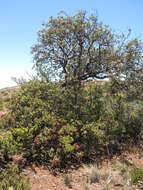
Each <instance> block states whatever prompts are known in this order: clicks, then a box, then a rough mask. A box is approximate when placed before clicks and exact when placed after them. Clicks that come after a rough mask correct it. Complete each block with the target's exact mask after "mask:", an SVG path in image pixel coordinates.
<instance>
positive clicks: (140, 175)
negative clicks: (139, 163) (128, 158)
mask: <svg viewBox="0 0 143 190" xmlns="http://www.w3.org/2000/svg"><path fill="white" fill-rule="evenodd" d="M130 175H131V183H132V184H137V183H138V182H140V181H143V169H141V168H134V169H132V170H131V171H130Z"/></svg>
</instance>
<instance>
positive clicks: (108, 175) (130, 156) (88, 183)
mask: <svg viewBox="0 0 143 190" xmlns="http://www.w3.org/2000/svg"><path fill="white" fill-rule="evenodd" d="M134 167H136V168H143V157H142V156H141V155H139V154H138V153H136V154H135V153H126V154H125V153H124V154H123V155H121V156H118V157H116V156H115V157H113V158H112V159H111V160H110V161H109V160H105V161H104V162H103V163H102V164H101V165H99V166H98V167H97V165H96V164H95V165H94V164H92V165H83V166H81V167H80V168H78V169H74V168H73V169H70V170H69V171H68V172H63V173H57V174H56V175H53V173H52V172H50V171H49V170H48V169H46V168H44V167H36V166H33V167H28V168H26V169H25V170H24V173H25V175H27V176H28V177H29V178H30V182H31V190H69V189H73V190H141V189H143V183H142V182H139V183H138V184H137V185H131V177H130V171H131V169H132V168H134Z"/></svg>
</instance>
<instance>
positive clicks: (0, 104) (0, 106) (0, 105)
mask: <svg viewBox="0 0 143 190" xmlns="http://www.w3.org/2000/svg"><path fill="white" fill-rule="evenodd" d="M2 109H3V101H2V100H1V99H0V110H2Z"/></svg>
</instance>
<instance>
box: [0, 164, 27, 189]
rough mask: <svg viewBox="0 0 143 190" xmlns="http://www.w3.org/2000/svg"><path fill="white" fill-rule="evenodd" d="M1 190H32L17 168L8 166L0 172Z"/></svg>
mask: <svg viewBox="0 0 143 190" xmlns="http://www.w3.org/2000/svg"><path fill="white" fill-rule="evenodd" d="M0 189H1V190H30V183H29V180H28V179H27V178H26V177H25V176H24V175H23V174H22V173H21V171H20V170H19V169H18V168H17V167H14V166H12V165H8V166H7V167H6V168H4V169H2V170H1V172H0Z"/></svg>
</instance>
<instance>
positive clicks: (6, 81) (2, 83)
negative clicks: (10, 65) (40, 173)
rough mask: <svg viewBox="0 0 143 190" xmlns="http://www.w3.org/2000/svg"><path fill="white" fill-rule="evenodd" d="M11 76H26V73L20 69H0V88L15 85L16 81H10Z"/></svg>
mask: <svg viewBox="0 0 143 190" xmlns="http://www.w3.org/2000/svg"><path fill="white" fill-rule="evenodd" d="M11 77H16V78H20V77H24V78H28V75H27V74H26V71H22V70H15V69H14V70H12V69H9V70H8V69H2V70H0V89H1V88H5V87H11V86H15V85H16V83H15V82H14V81H12V79H11Z"/></svg>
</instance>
